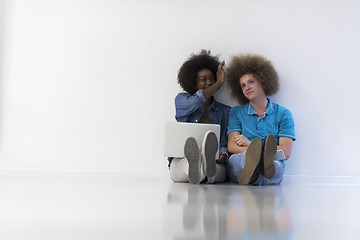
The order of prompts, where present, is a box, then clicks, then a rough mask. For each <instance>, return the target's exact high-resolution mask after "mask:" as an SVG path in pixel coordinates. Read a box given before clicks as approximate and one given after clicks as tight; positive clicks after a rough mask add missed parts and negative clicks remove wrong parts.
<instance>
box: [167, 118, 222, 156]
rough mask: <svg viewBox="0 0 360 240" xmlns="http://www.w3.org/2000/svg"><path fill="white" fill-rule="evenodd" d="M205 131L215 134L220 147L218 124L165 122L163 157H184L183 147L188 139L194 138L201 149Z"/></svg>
mask: <svg viewBox="0 0 360 240" xmlns="http://www.w3.org/2000/svg"><path fill="white" fill-rule="evenodd" d="M207 131H212V132H214V133H215V134H216V136H217V138H218V141H219V146H220V125H219V124H205V123H185V122H165V135H164V156H165V157H179V158H181V157H184V145H185V142H186V139H188V138H189V137H194V138H195V139H196V141H197V142H198V143H199V146H200V148H201V145H202V142H203V139H204V136H205V133H206V132H207ZM218 152H219V149H218ZM216 156H218V153H217V155H216Z"/></svg>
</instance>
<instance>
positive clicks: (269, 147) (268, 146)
mask: <svg viewBox="0 0 360 240" xmlns="http://www.w3.org/2000/svg"><path fill="white" fill-rule="evenodd" d="M276 151H277V143H276V140H275V137H274V136H273V135H269V136H267V137H266V139H265V145H264V177H266V178H267V179H271V178H272V177H273V176H274V175H275V166H274V157H275V154H276Z"/></svg>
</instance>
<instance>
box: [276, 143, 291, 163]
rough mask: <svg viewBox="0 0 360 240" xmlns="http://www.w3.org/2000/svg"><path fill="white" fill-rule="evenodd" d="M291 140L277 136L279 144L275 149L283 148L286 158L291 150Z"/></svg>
mask: <svg viewBox="0 0 360 240" xmlns="http://www.w3.org/2000/svg"><path fill="white" fill-rule="evenodd" d="M292 142H293V140H292V139H291V138H287V137H280V138H279V145H278V146H277V150H283V151H284V154H285V157H286V160H288V159H289V158H290V155H291V151H292Z"/></svg>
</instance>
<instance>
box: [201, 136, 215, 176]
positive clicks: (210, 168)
mask: <svg viewBox="0 0 360 240" xmlns="http://www.w3.org/2000/svg"><path fill="white" fill-rule="evenodd" d="M218 150H219V142H218V139H217V137H216V134H215V133H214V132H211V131H208V132H206V134H205V137H204V140H203V144H202V149H201V155H202V159H203V163H204V172H205V175H206V176H207V177H213V176H215V174H216V159H215V157H216V156H215V155H216V153H217V151H218Z"/></svg>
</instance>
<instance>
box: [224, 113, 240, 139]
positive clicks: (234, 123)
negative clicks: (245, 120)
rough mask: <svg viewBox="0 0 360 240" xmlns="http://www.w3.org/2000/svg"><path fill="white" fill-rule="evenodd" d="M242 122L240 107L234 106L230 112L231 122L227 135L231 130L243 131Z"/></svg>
mask: <svg viewBox="0 0 360 240" xmlns="http://www.w3.org/2000/svg"><path fill="white" fill-rule="evenodd" d="M241 130H242V128H241V122H240V121H239V119H238V108H237V107H233V108H231V109H230V113H229V124H228V128H227V135H228V134H229V133H231V132H240V133H241Z"/></svg>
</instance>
